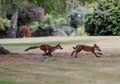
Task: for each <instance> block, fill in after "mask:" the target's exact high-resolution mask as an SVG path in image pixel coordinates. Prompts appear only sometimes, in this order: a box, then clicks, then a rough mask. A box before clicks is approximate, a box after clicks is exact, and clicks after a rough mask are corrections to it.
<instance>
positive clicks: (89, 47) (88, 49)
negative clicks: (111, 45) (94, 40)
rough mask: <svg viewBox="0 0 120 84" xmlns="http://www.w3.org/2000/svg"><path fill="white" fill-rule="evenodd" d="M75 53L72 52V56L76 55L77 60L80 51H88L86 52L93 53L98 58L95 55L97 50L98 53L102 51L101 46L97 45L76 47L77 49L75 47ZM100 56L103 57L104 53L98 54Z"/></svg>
mask: <svg viewBox="0 0 120 84" xmlns="http://www.w3.org/2000/svg"><path fill="white" fill-rule="evenodd" d="M73 49H74V51H73V52H72V54H71V56H72V55H73V54H74V53H76V54H75V58H77V55H78V53H79V52H80V51H82V50H83V51H86V52H92V53H93V54H94V55H95V56H96V57H99V56H97V54H96V53H95V50H97V51H101V49H100V48H99V46H97V45H96V44H94V46H86V45H76V46H75V47H73ZM98 54H100V55H103V54H102V53H100V52H98Z"/></svg>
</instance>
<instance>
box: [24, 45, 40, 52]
mask: <svg viewBox="0 0 120 84" xmlns="http://www.w3.org/2000/svg"><path fill="white" fill-rule="evenodd" d="M36 48H39V46H32V47H29V48H27V49H25V51H28V50H30V49H36Z"/></svg>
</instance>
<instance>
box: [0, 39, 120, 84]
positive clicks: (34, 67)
mask: <svg viewBox="0 0 120 84" xmlns="http://www.w3.org/2000/svg"><path fill="white" fill-rule="evenodd" d="M50 38H51V37H50ZM52 38H53V37H52ZM65 38H66V39H65ZM40 39H43V40H45V38H40ZM59 39H60V38H59ZM67 39H68V37H64V40H63V41H62V40H61V43H62V46H63V47H64V48H65V49H64V50H63V51H62V52H56V53H54V56H53V57H43V56H42V54H41V53H39V52H38V51H37V50H36V51H35V52H34V53H32V54H31V52H32V51H30V52H27V53H25V52H24V51H23V50H24V49H25V48H26V47H28V46H32V45H38V43H33V42H28V44H27V43H24V41H23V43H22V42H21V43H16V44H14V43H12V44H11V43H10V44H9V43H8V44H6V43H4V42H1V44H2V45H3V46H5V47H6V48H8V49H10V50H12V51H14V52H17V51H21V54H20V56H19V55H16V56H12V55H10V56H4V55H3V56H0V84H119V83H120V80H119V78H120V65H119V64H120V52H119V50H120V47H119V46H118V45H119V44H120V43H119V41H120V39H119V37H77V38H76V37H73V39H74V41H73V39H72V38H70V39H69V40H67ZM110 39H111V40H112V41H111V40H110ZM38 40H39V38H38ZM55 40H56V37H55ZM18 41H19V40H18ZM45 41H46V43H50V44H53V45H54V44H56V43H58V41H57V40H56V41H55V42H50V41H48V42H47V40H45ZM39 42H42V41H39ZM78 43H81V44H87V45H93V44H94V43H96V44H98V45H100V47H101V48H102V52H103V53H104V56H101V57H100V58H96V57H94V56H93V54H91V53H84V52H81V53H80V54H79V56H78V58H77V59H76V58H74V56H73V57H71V56H70V54H71V51H72V49H71V47H72V46H74V45H75V44H78ZM40 44H41V43H40ZM29 53H30V54H29ZM36 53H37V54H36ZM13 59H14V60H13Z"/></svg>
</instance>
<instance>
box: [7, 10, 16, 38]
mask: <svg viewBox="0 0 120 84" xmlns="http://www.w3.org/2000/svg"><path fill="white" fill-rule="evenodd" d="M17 22H18V11H17V10H16V11H15V12H14V13H13V14H12V16H11V26H10V29H9V30H8V33H7V37H8V38H16V33H17Z"/></svg>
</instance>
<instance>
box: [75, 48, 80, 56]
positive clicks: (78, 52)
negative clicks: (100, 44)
mask: <svg viewBox="0 0 120 84" xmlns="http://www.w3.org/2000/svg"><path fill="white" fill-rule="evenodd" d="M80 51H81V50H77V51H76V55H75V58H77V55H78V53H79V52H80Z"/></svg>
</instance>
